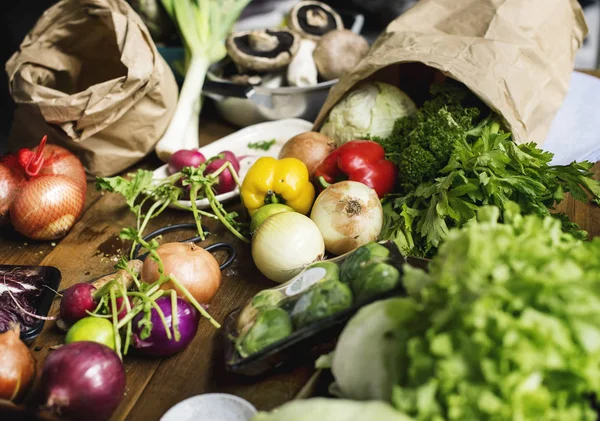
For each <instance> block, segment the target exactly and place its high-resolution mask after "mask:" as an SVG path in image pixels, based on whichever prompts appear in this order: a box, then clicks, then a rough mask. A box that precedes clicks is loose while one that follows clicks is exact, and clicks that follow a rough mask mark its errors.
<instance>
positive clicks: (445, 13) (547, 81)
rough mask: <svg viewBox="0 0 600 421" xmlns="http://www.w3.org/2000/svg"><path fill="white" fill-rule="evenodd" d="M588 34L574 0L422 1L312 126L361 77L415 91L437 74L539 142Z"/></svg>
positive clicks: (521, 137)
mask: <svg viewBox="0 0 600 421" xmlns="http://www.w3.org/2000/svg"><path fill="white" fill-rule="evenodd" d="M586 34H587V26H586V24H585V19H584V17H583V13H582V10H581V7H580V6H579V4H578V2H577V0H421V1H419V2H418V3H417V4H416V5H415V6H413V7H412V8H411V9H409V10H408V11H407V12H406V13H405V14H403V15H401V16H400V17H399V18H397V19H396V20H395V21H394V22H392V23H391V24H390V25H389V26H388V28H387V29H386V31H385V32H384V33H383V34H382V35H381V36H380V37H379V38H378V39H377V41H376V42H375V43H374V45H373V46H372V48H371V51H370V52H369V54H368V55H367V56H366V57H365V58H364V59H363V60H362V61H361V62H360V63H359V64H358V65H357V66H356V67H355V68H354V69H352V70H351V71H350V72H348V73H346V74H345V75H344V76H343V77H342V78H341V79H340V82H339V83H338V84H337V85H336V86H335V87H333V88H332V90H331V91H330V93H329V96H328V98H327V101H326V102H325V104H324V106H323V108H322V109H321V112H320V114H319V116H318V117H317V120H316V121H315V128H314V129H315V130H317V129H318V128H320V127H321V125H322V124H323V122H324V121H325V118H326V117H327V115H328V113H329V110H330V109H331V108H332V107H333V106H334V105H335V104H336V103H337V102H338V101H339V100H340V99H341V98H342V97H343V95H344V94H345V93H346V92H347V91H348V90H350V89H351V88H352V87H353V86H355V85H356V84H357V83H358V82H360V81H362V80H366V79H376V80H382V81H390V82H393V83H396V84H397V85H398V86H400V88H402V89H404V90H405V91H406V92H407V93H409V95H410V94H411V93H413V94H418V91H419V90H422V89H426V87H427V85H428V83H430V82H431V81H432V80H433V78H434V77H435V75H434V71H433V69H436V70H435V73H438V74H439V72H441V73H442V74H443V75H445V76H447V77H451V78H453V79H456V80H458V81H460V82H462V83H464V84H465V85H466V86H467V87H468V88H469V89H470V90H471V91H472V92H473V93H474V94H476V95H477V96H478V97H479V98H480V99H481V100H482V101H484V102H485V103H486V104H487V105H488V106H489V107H490V108H491V109H493V110H494V111H496V112H498V113H499V114H500V115H502V116H503V118H504V119H505V123H506V124H507V126H508V128H509V129H510V130H511V131H512V133H513V136H514V139H515V141H517V142H518V143H523V142H530V141H533V142H535V143H537V144H538V145H541V144H542V143H543V142H544V140H545V138H546V135H547V133H548V130H549V128H550V124H551V122H552V119H553V118H554V116H555V114H556V112H557V111H558V109H559V107H560V105H561V103H562V101H563V99H564V97H565V95H566V93H567V89H568V86H569V80H570V77H571V74H572V72H573V65H574V60H575V53H576V52H577V50H578V49H579V48H580V46H581V44H582V41H583V38H584V36H585V35H586ZM415 63H418V65H415ZM423 65H426V66H428V68H427V69H425V68H424V66H423ZM390 66H391V67H390ZM438 71H439V72H438Z"/></svg>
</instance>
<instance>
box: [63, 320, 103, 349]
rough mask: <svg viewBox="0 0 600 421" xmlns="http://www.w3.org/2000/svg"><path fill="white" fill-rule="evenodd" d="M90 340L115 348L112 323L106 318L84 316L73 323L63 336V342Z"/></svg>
mask: <svg viewBox="0 0 600 421" xmlns="http://www.w3.org/2000/svg"><path fill="white" fill-rule="evenodd" d="M81 341H92V342H98V343H101V344H103V345H106V346H107V347H109V348H110V349H115V336H114V331H113V325H112V323H111V322H109V321H108V319H102V318H100V317H93V316H90V317H85V318H83V319H81V320H79V321H78V322H77V323H75V324H74V325H73V326H71V328H70V329H69V331H68V332H67V336H66V337H65V343H68V344H70V343H72V342H81Z"/></svg>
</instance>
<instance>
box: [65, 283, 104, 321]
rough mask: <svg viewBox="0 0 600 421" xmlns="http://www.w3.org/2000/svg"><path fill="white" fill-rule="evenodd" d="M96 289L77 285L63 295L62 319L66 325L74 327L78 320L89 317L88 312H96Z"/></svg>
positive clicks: (82, 284)
mask: <svg viewBox="0 0 600 421" xmlns="http://www.w3.org/2000/svg"><path fill="white" fill-rule="evenodd" d="M95 291H96V287H95V286H93V285H91V284H86V283H79V284H75V285H73V286H71V287H69V288H67V290H65V292H64V293H63V296H62V298H61V300H60V318H61V320H63V321H64V322H65V323H67V324H69V325H72V324H73V323H75V322H77V321H78V320H81V319H83V318H84V317H87V316H89V314H87V312H86V311H94V310H95V309H96V302H95V300H94V296H93V294H94V292H95Z"/></svg>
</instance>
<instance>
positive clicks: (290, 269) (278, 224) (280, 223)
mask: <svg viewBox="0 0 600 421" xmlns="http://www.w3.org/2000/svg"><path fill="white" fill-rule="evenodd" d="M324 254H325V244H324V242H323V237H321V233H320V232H319V228H318V227H317V226H316V225H315V223H314V222H313V221H311V220H310V218H308V217H307V216H304V215H302V214H300V213H297V212H281V213H276V214H274V215H271V216H269V217H268V218H267V219H265V221H264V222H263V223H262V224H261V225H260V226H259V227H258V229H257V230H256V232H255V233H254V237H252V258H253V259H254V264H255V265H256V267H257V268H258V270H260V272H261V273H262V274H263V275H265V276H266V277H267V278H269V279H270V280H272V281H275V282H279V283H282V282H286V281H289V280H290V279H292V278H293V277H294V276H296V275H297V274H298V273H300V272H301V271H302V269H304V268H305V267H306V266H308V265H309V264H311V263H313V262H315V261H317V260H321V259H322V258H323V255H324Z"/></svg>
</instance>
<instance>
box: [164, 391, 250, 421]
mask: <svg viewBox="0 0 600 421" xmlns="http://www.w3.org/2000/svg"><path fill="white" fill-rule="evenodd" d="M256 412H257V411H256V408H255V407H254V406H253V405H252V404H251V403H250V402H248V401H246V400H244V399H242V398H240V397H238V396H234V395H229V394H226V393H206V394H204V395H198V396H193V397H191V398H188V399H186V400H184V401H181V402H179V403H178V404H177V405H175V406H174V407H172V408H171V409H169V410H168V411H167V412H166V413H165V414H164V415H163V416H162V418H161V419H160V421H198V420H202V421H250V420H251V419H252V418H253V417H254V415H255V414H256Z"/></svg>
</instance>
